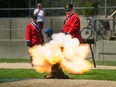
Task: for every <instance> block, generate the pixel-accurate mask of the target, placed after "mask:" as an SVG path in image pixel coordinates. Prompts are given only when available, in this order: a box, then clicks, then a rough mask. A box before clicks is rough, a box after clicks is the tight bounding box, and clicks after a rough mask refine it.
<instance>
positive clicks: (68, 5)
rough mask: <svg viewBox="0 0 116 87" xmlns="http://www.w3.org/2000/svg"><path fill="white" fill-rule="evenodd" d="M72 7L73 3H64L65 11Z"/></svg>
mask: <svg viewBox="0 0 116 87" xmlns="http://www.w3.org/2000/svg"><path fill="white" fill-rule="evenodd" d="M72 9H73V4H67V5H65V10H66V11H71V10H72Z"/></svg>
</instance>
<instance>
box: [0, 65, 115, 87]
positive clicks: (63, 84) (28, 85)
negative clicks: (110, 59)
mask: <svg viewBox="0 0 116 87" xmlns="http://www.w3.org/2000/svg"><path fill="white" fill-rule="evenodd" d="M0 68H14V69H18V68H26V69H32V68H33V67H32V66H31V64H30V63H0ZM93 69H116V67H113V66H97V67H96V68H93ZM0 87H116V81H104V80H73V79H65V80H63V79H26V80H18V81H12V82H5V83H0Z"/></svg>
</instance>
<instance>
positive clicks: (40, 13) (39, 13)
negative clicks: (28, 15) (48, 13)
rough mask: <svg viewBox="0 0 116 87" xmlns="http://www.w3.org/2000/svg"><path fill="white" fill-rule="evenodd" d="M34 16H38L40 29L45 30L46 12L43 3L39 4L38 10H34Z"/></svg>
mask: <svg viewBox="0 0 116 87" xmlns="http://www.w3.org/2000/svg"><path fill="white" fill-rule="evenodd" d="M33 14H34V15H35V16H37V24H38V26H39V27H40V29H43V25H44V17H45V12H44V10H43V7H42V4H41V3H38V4H37V8H36V9H35V10H34V13H33Z"/></svg>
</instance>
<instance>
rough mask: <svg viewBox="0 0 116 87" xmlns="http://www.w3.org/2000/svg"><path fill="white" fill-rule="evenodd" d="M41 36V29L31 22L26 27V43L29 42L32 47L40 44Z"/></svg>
mask: <svg viewBox="0 0 116 87" xmlns="http://www.w3.org/2000/svg"><path fill="white" fill-rule="evenodd" d="M43 39H44V38H43V34H42V31H41V29H39V28H38V26H37V25H36V24H35V23H34V22H32V23H30V24H28V25H27V27H26V41H31V44H32V45H37V44H42V40H43Z"/></svg>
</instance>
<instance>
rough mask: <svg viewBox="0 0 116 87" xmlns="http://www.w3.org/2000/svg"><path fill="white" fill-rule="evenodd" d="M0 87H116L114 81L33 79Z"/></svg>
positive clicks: (1, 84) (7, 83)
mask: <svg viewBox="0 0 116 87" xmlns="http://www.w3.org/2000/svg"><path fill="white" fill-rule="evenodd" d="M0 87H116V82H114V81H100V80H63V79H60V80H59V79H31V80H21V81H14V82H6V83H0Z"/></svg>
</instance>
